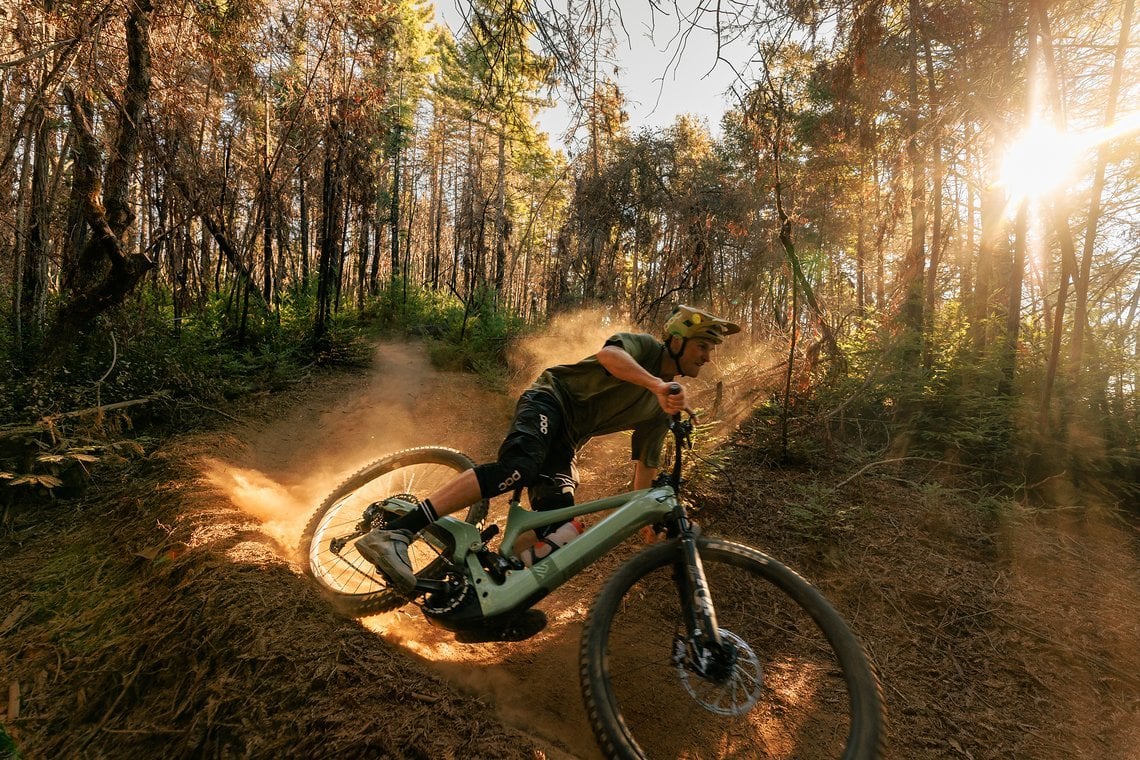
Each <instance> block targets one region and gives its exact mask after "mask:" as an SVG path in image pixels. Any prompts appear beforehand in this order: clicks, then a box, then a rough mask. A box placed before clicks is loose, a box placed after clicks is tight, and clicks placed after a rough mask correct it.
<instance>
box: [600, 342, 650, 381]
mask: <svg viewBox="0 0 1140 760" xmlns="http://www.w3.org/2000/svg"><path fill="white" fill-rule="evenodd" d="M605 345H606V346H617V347H618V348H620V349H622V350H623V351H625V352H626V353H627V354H629V355H630V356H632V357H633V360H634V361H635V362H637V363H638V364H640V365H641V366H642V367H644V368H645V369H646V370H647V371H648V372H650V373H653V371H654V369H653V367H652V366H651V365H652V364H653V362H654V360H655V359H656V358H657V354H658V353H659V352H660V348H661V344H660V343H658V342H657V341H656V340H655V339H654V338H653V336H651V335H645V334H643V333H614V334H613V335H611V336H610V337H608V338H606V343H605ZM607 374H608V372H607Z"/></svg>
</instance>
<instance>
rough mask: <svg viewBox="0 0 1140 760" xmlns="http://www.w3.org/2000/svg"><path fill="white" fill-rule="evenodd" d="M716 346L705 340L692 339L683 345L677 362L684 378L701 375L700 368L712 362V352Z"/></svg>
mask: <svg viewBox="0 0 1140 760" xmlns="http://www.w3.org/2000/svg"><path fill="white" fill-rule="evenodd" d="M714 350H716V344H715V343H713V342H712V341H711V340H708V339H707V338H693V339H691V340H690V341H689V342H688V343H686V344H685V350H684V352H683V353H682V354H681V359H680V361H679V362H678V363H679V364H680V365H681V372H682V373H684V375H685V376H686V377H696V376H697V375H699V374H700V373H701V367H702V366H703V365H705V364H707V363H708V362H709V361H711V360H712V352H713V351H714Z"/></svg>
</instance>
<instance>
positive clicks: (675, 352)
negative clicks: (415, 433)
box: [356, 305, 740, 594]
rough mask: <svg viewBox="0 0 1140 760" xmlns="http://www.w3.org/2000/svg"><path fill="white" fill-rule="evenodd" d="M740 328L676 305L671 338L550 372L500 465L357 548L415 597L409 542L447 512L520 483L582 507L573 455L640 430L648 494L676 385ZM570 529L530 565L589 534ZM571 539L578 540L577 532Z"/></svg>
mask: <svg viewBox="0 0 1140 760" xmlns="http://www.w3.org/2000/svg"><path fill="white" fill-rule="evenodd" d="M738 332H740V326H739V325H737V324H735V323H733V322H729V321H727V320H724V319H721V318H719V317H716V316H714V315H712V314H710V313H709V312H707V311H703V310H701V309H696V308H693V307H690V306H683V305H681V306H675V307H674V308H673V311H672V312H671V313H670V315H669V318H668V319H667V320H666V321H665V325H664V337H663V339H662V340H658V339H657V338H655V337H653V336H652V335H648V334H646V333H617V334H615V335H613V336H611V337H610V338H609V339H607V340H606V342H605V345H604V346H603V347H602V349H601V350H600V351H598V353H596V354H594V355H593V356H589V357H587V358H585V359H583V360H581V361H579V362H577V363H575V364H562V365H558V366H555V367H550V368H548V369H547V370H545V371H544V372H543V373H542V374H541V375H539V377H538V379H537V380H535V382H534V383H533V384H532V385H531V387H530V388H529V389H527V390H526V391H525V392H524V393H523V394H522V396H521V397H520V398H519V401H518V405H517V406H516V408H515V416H514V421H513V422H512V424H511V428H510V431H509V432H508V433H507V436H506V438H505V439H504V441H503V444H502V446H501V447H500V448H499V453H498V459H497V460H496V461H494V462H489V463H486V464H480V465H478V466H476V467H475V468H474V469H471V470H467V471H466V472H463V473H461V474H460V475H459V476H457V477H456V478H455V479H454V480H452V481H451V482H450V483H448V484H446V485H444V486H443V487H442V488H440V489H439V490H438V491H436V492H435V493H433V494H431V495H430V496H429V497H428V498H426V499H424V500H423V502H422V503H421V504H420V508H419V509H418V510H415V511H413V512H409V513H408V514H407V515H404V516H403V517H401V518H400V519H399V520H397V521H396V522H395V523H394V524H391V525H389V526H387V528H386V529H380V528H377V529H375V530H373V531H372V532H371V533H369V534H368V535H366V536H364V537H363V538H361V539H360V540H359V541H357V542H356V548H357V551H359V552H360V554H361V556H363V557H364V558H365V559H367V560H368V561H370V562H372V563H373V564H374V565H376V568H377V569H378V570H379V571H380V572H381V573H382V574H383V575H384V576H385V577H386V578H388V580H389V581H390V582H391V583H392V584H393V585H394V586H395V587H396V588H398V589H400V590H401V591H402V592H404V593H405V594H410V593H411V592H412V591H414V589H415V585H416V578H415V575H414V574H413V572H412V567H411V563H410V562H409V560H408V544H409V543H411V541H412V539H413V537H414V536H415V534H416V533H418V532H419V531H421V530H423V529H424V528H425V527H427V526H428V525H429V524H431V523H432V522H435V521H436V520H438V519H439V518H440V517H443V516H444V515H449V514H451V513H453V512H456V511H458V510H460V509H465V508H466V507H469V506H470V505H472V504H474V503H475V502H477V501H478V500H479V499H489V498H492V497H494V496H499V495H501V494H504V493H508V492H510V491H513V490H514V489H516V488H519V487H525V488H527V489H528V495H529V497H530V504H531V507H533V508H534V509H538V510H545V509H557V508H560V507H566V506H571V505H572V504H573V503H574V488H575V487H576V486H577V485H578V480H577V473H576V467H575V456H576V454H577V452H578V450H580V449H581V448H582V446H584V445H585V443H586V442H587V441H588V440H590V439H591V438H593V437H594V436H598V435H604V434H606V433H614V432H618V431H622V430H632V431H633V436H632V459H633V461H634V470H633V488H634V489H642V488H648V487H649V486H650V485H651V484H652V483H653V480H654V478H655V477H656V476H657V468H658V466H659V464H660V458H661V444H662V441H663V440H664V438H665V434H666V433H667V432H668V426H669V418H670V416H672V415H673V414H676V413H678V412H680V411H682V410H684V409H686V408H687V404H686V398H685V392H684V389H683V388H682V390H681V392H680V393H671V392H670V391H671V390H672V385H673V383H672V380H673V379H674V378H675V377H677V376H678V375H680V376H681V377H696V376H697V375H698V374H700V371H701V367H702V366H703V365H704V364H706V363H708V361H709V360H710V358H711V356H712V352H713V351H714V350H715V348H716V346H717V345H718V344H720V343H721V342H722V341H723V340H724V338H725V336H728V335H733V334H735V333H738ZM567 525H568V523H562V524H560V525H553V526H550V527H549V528H547V529H545V530H544V531H543V532H542V534H541V535H540V536H539V537H538V538H539V539H540V544H541V546H538V545H536V548H534V549H532V550H531V551H532V554H531V555H530V557H531V558H532V559H537V558H541V557H542V556H546V554H549V553H550V552H551V551H553V550H554V549H557V548H558V546H559V545H561V544H563V543H565V542H566V540H568V538H570V537H573V535H577V533H579V532H581V530H580V528H579V527H577V526H575V527H574V528H573V529H571V530H567V529H566V527H565V526H567ZM571 534H572V535H571Z"/></svg>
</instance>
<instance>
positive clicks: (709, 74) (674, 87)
mask: <svg viewBox="0 0 1140 760" xmlns="http://www.w3.org/2000/svg"><path fill="white" fill-rule="evenodd" d="M459 1H460V2H462V0H459ZM681 4H682V5H689V4H690V3H681ZM659 7H661V8H662V9H663V11H664V12H668V13H669V14H672V13H673V7H672V3H671V2H660V3H659ZM436 9H437V13H436V15H437V18H438V19H440V20H441V21H442V22H444V23H447V24H449V25H450V26H451V28H452V30H453V31H454V32H456V34H458V33H459V23H460V15H459V12H458V11H457V10H456V9H455V0H436ZM621 13H622V19H623V21H624V24H625V32H623V31H622V30H621V29H618V30H617V36H618V48H617V51H616V58H617V64H618V65H619V66H620V67H621V71H620V73H619V74H618V75H617V77H616V79H617V82H618V85H619V86H620V87H621V88H622V90H623V92H624V93H625V97H626V111H627V113H628V114H629V123H628V124H627V126H628V128H629V129H630V130H631V131H633V132H636V131H638V130H639V129H641V128H643V127H649V128H656V129H663V128H665V127H668V126H670V125H671V124H673V122H674V121H675V120H676V117H677V116H678V115H680V114H685V113H687V114H693V115H695V116H697V117H699V118H702V119H704V120H705V121H706V123H707V124H708V126H709V128H710V130H712V132H713V134H714V135H719V134H720V119H721V116H722V115H723V114H724V112H725V111H726V110H727V109H728V107H729V106H730V105H731V95H726V94H725V92H726V91H727V90H728V88H729V87H730V86H731V85H732V83H733V82H734V81H735V79H736V75H735V73H734V72H733V70H732V68H731V67H730V66H728V65H727V64H726V63H724V62H723V61H721V62H718V61H717V51H716V36H715V35H714V34H713V33H712V32H711V31H703V30H694V31H693V33H692V34H690V35H689V36H688V38H687V39H686V41H685V43H684V44H685V49H684V55H683V58H682V59H681V62H680V64H679V65H678V64H677V63H676V62H675V61H672V58H673V56H674V53H675V51H676V47H677V45H678V44H679V42H678V40H677V39H675V34H676V30H677V19H676V16H674V15H662V12H658V13H657V14H656V15H655V28H654V30H653V39H649V34H650V28H651V27H650V24H651V19H650V4H649V0H623V1H622V3H621ZM721 55H722V56H723V57H725V58H727V59H729V60H730V61H731V62H732V63H733V64H734V65H736V66H737V67H738V68H743V64H744V63H745V62H746V61H747V59H748V50H747V49H746V47H745V46H744V45H743V44H733V45H730V46H728V47H726V48H725V49H723V50H722V51H721ZM569 99H570V96H569V95H566V96H565V97H564V98H563V100H569ZM538 120H539V123H540V125H541V127H542V129H544V130H545V131H546V132H548V133H549V134H550V137H551V143H552V144H555V145H557V144H560V143H561V140H562V134H563V133H564V132H565V130H566V127H567V125H568V124H569V123H570V115H569V110H568V106H567V105H566V104H565V103H560V104H559V105H558V106H556V107H555V108H553V109H549V110H548V111H545V112H543V113H541V114H539V119H538Z"/></svg>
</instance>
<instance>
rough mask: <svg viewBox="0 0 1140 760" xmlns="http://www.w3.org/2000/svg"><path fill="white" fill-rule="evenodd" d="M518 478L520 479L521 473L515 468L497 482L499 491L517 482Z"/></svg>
mask: <svg viewBox="0 0 1140 760" xmlns="http://www.w3.org/2000/svg"><path fill="white" fill-rule="evenodd" d="M520 480H522V473H520V472H519V471H518V470H515V471H514V472H512V473H511V475H510V477H508V478H507V479H506V480H504V481H503V482H502V483H500V484H499V492H500V493H501V492H503V491H506V490H507V489H509V488H510V487H511V486H513V485H514V484H515V483H518V482H519V481H520Z"/></svg>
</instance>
